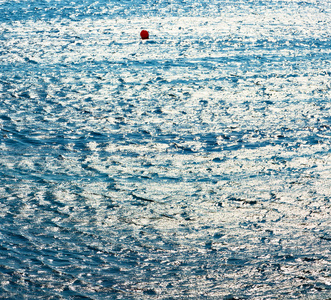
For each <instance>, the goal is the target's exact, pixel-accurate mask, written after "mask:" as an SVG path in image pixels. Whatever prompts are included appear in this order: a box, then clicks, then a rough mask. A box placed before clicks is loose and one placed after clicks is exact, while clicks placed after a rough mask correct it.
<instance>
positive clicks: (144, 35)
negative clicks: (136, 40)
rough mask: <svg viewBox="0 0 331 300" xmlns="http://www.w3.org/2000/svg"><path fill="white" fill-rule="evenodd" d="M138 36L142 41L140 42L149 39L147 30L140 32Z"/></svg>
mask: <svg viewBox="0 0 331 300" xmlns="http://www.w3.org/2000/svg"><path fill="white" fill-rule="evenodd" d="M140 36H141V39H142V40H147V39H148V38H149V33H148V31H147V30H142V31H141V32H140Z"/></svg>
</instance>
